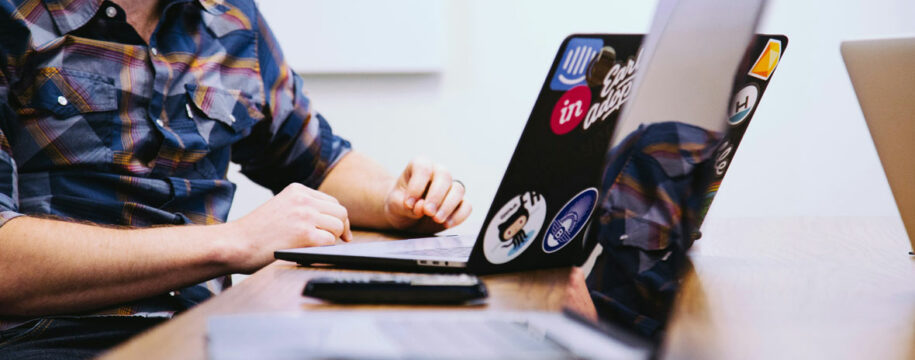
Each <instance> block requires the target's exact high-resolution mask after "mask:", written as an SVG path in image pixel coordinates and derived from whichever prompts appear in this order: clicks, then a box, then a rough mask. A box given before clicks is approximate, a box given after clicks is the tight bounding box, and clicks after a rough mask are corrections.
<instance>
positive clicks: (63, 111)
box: [29, 68, 118, 118]
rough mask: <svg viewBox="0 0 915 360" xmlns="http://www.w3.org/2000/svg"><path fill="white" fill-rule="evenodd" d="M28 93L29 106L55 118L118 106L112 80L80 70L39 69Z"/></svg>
mask: <svg viewBox="0 0 915 360" xmlns="http://www.w3.org/2000/svg"><path fill="white" fill-rule="evenodd" d="M30 95H31V96H29V97H30V101H29V104H30V107H32V108H33V109H40V110H46V111H49V112H51V113H53V114H54V115H56V116H57V117H58V118H68V117H71V116H74V115H77V114H84V113H91V112H102V111H113V110H116V109H117V108H118V104H117V89H116V88H115V85H114V79H112V78H110V77H106V76H102V75H97V74H92V73H87V72H83V71H76V70H69V69H59V68H44V69H40V70H39V73H38V76H37V77H36V80H35V83H34V84H33V87H32V89H31V94H30Z"/></svg>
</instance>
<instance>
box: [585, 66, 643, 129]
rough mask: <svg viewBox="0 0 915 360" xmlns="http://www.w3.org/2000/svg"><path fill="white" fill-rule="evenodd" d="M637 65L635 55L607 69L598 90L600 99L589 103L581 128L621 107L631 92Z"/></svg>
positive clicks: (587, 126) (613, 112) (608, 115)
mask: <svg viewBox="0 0 915 360" xmlns="http://www.w3.org/2000/svg"><path fill="white" fill-rule="evenodd" d="M638 67H639V63H638V56H635V57H630V58H629V59H628V60H626V61H625V62H622V61H621V62H618V63H616V64H614V65H613V67H611V68H610V70H609V71H607V75H605V76H604V79H603V87H601V90H600V100H598V101H596V102H594V103H593V104H591V108H590V109H588V114H587V115H586V116H585V121H584V122H583V124H582V129H584V130H588V128H590V127H591V125H594V123H596V122H599V121H601V122H602V121H604V120H607V118H608V117H610V115H613V114H615V113H617V112H618V111H619V110H620V108H622V107H623V104H625V103H626V100H629V95H630V94H631V93H632V82H633V80H635V71H636V69H638Z"/></svg>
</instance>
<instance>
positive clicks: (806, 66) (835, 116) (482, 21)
mask: <svg viewBox="0 0 915 360" xmlns="http://www.w3.org/2000/svg"><path fill="white" fill-rule="evenodd" d="M261 1H262V2H265V1H278V0H261ZM327 1H333V0H327ZM296 4H298V3H297V2H285V5H286V6H292V7H295V6H302V5H301V4H299V5H296ZM653 8H654V2H653V1H633V0H629V1H597V0H594V1H585V0H577V1H563V2H557V1H521V0H514V1H510V0H479V1H462V0H448V1H446V3H445V11H446V12H447V15H446V16H445V18H446V19H447V24H446V30H445V32H444V33H445V34H444V39H442V41H443V42H444V44H445V47H444V48H445V50H444V57H445V60H444V64H443V71H442V72H441V73H440V74H437V75H436V74H431V75H430V74H425V75H423V74H419V75H396V74H392V75H348V76H347V75H311V76H306V77H305V81H306V86H307V87H308V89H309V93H310V94H311V97H312V99H313V100H314V101H315V104H316V107H317V108H318V109H319V110H320V111H321V112H322V113H323V114H324V115H325V116H326V117H327V118H328V119H330V121H331V123H332V125H333V126H334V129H335V130H336V131H337V132H339V133H340V134H343V135H344V136H346V137H347V138H349V139H350V140H352V141H353V143H354V144H355V148H356V149H357V150H359V151H362V152H364V153H368V154H370V155H371V156H373V157H374V158H376V159H378V160H379V161H380V162H381V163H382V164H383V165H384V166H385V167H387V168H388V169H389V170H390V171H391V172H399V171H400V170H401V168H402V167H403V166H404V165H405V164H406V162H407V161H408V160H409V159H410V158H411V157H413V156H416V155H424V156H427V157H430V158H433V159H435V160H437V161H439V162H441V163H443V164H445V165H446V166H448V167H449V168H450V169H451V170H452V171H453V172H454V174H455V176H456V177H458V178H460V179H461V180H463V181H464V183H465V184H466V185H467V187H468V189H469V194H468V198H469V199H470V200H471V201H472V202H473V204H474V205H475V207H476V209H477V210H476V211H475V214H474V215H473V217H472V218H471V222H479V221H481V220H482V219H481V218H482V216H483V215H484V213H485V211H486V209H487V208H488V206H489V200H490V199H491V197H492V195H493V194H494V193H495V190H496V187H497V186H498V183H499V180H500V178H501V176H502V173H503V172H504V169H505V165H506V164H507V162H508V159H509V157H510V156H511V152H512V150H513V149H514V146H515V143H516V141H517V139H518V136H519V135H520V133H521V130H522V127H523V125H524V122H525V121H526V120H527V117H528V115H529V112H530V109H531V107H532V106H533V103H534V99H535V98H536V96H537V92H538V91H539V87H540V85H541V84H542V82H543V79H544V78H545V77H546V75H547V74H546V73H547V71H548V69H549V66H550V63H551V61H552V58H553V56H554V55H555V52H556V50H557V47H558V46H559V43H560V42H561V41H562V39H563V38H564V37H565V36H567V35H568V34H571V33H575V32H608V33H626V32H643V31H645V30H646V29H647V28H648V26H649V22H650V20H651V15H652V11H653ZM290 11H293V10H292V9H290ZM405 11H409V10H408V9H407V10H405ZM911 14H915V2H911V1H907V0H899V1H891V0H873V1H868V2H867V4H866V5H864V4H858V3H857V2H851V1H844V2H842V1H836V2H822V1H799V0H778V1H770V6H769V9H768V11H767V15H766V16H765V18H764V20H763V23H762V25H761V29H760V30H761V32H772V33H784V34H787V35H788V36H789V38H790V43H789V45H788V48H787V52H786V55H785V57H784V58H783V61H782V63H781V65H780V66H779V69H778V71H777V72H776V74H775V75H774V78H773V81H772V83H771V85H770V86H769V88H768V90H767V92H766V95H765V97H764V99H763V100H762V102H761V104H760V107H759V109H758V111H757V113H756V115H755V117H754V120H753V123H752V125H751V126H750V130H749V132H748V134H747V135H746V137H745V138H744V142H743V143H742V144H741V147H740V149H739V150H738V152H737V155H736V160H735V161H734V163H733V165H732V166H731V168H730V171H729V173H728V175H727V177H726V180H725V182H724V186H723V187H722V189H721V192H720V194H719V197H718V200H716V202H715V205H714V206H713V209H712V212H711V213H710V215H709V216H713V217H714V216H718V217H724V216H768V215H776V216H778V215H787V216H792V215H891V214H895V208H894V207H893V205H892V204H893V203H892V197H891V195H890V193H889V188H888V187H887V185H886V182H885V179H884V177H883V173H882V171H881V169H880V165H879V162H878V160H877V157H876V152H875V151H874V149H873V145H872V144H871V142H870V138H869V136H868V134H867V129H866V126H865V124H864V122H863V118H862V115H861V112H860V110H859V108H858V105H857V101H856V99H855V97H854V93H853V91H852V88H851V84H850V82H849V80H848V77H847V75H846V73H845V70H844V66H843V64H842V61H841V58H840V55H839V51H838V49H839V41H840V40H842V39H850V38H861V37H875V36H885V35H900V34H910V35H913V34H915V22H912V21H911ZM268 20H270V19H269V18H268ZM331 36H332V35H331ZM282 45H283V46H284V47H287V48H288V47H293V46H307V45H306V44H288V43H287V44H282ZM419 45H422V44H419ZM419 45H418V46H419ZM229 178H230V179H232V180H233V181H236V182H237V183H239V189H238V193H237V194H236V203H235V206H234V208H233V210H232V212H231V213H230V218H237V217H239V216H241V215H243V214H245V213H247V212H249V211H250V210H252V209H253V208H254V207H256V206H257V205H258V204H260V203H261V202H263V201H265V200H266V199H268V198H269V196H270V194H269V192H266V191H264V190H262V189H260V188H258V187H257V186H256V185H254V184H251V183H250V182H248V181H247V180H246V179H244V178H243V176H240V175H238V174H237V173H235V172H234V171H233V172H232V173H230V175H229ZM458 231H459V232H474V231H476V229H472V228H465V229H460V228H459V229H458Z"/></svg>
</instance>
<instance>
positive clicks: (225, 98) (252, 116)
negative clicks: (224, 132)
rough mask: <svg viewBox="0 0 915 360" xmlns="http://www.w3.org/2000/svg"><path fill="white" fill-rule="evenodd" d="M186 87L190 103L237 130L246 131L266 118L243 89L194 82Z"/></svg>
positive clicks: (203, 112)
mask: <svg viewBox="0 0 915 360" xmlns="http://www.w3.org/2000/svg"><path fill="white" fill-rule="evenodd" d="M185 88H186V89H187V95H188V103H189V104H190V105H192V106H193V107H194V108H195V109H197V111H199V112H200V113H202V114H203V115H204V116H206V117H207V118H210V119H213V120H216V121H218V122H220V123H223V124H224V125H226V126H228V127H229V128H231V129H232V130H234V131H236V132H241V131H244V130H245V129H248V128H250V127H251V126H253V125H254V123H256V122H257V121H260V120H261V119H263V118H264V114H263V113H262V112H261V111H260V110H258V108H257V107H256V106H255V105H254V103H253V101H252V99H251V96H249V95H247V94H245V93H243V92H241V91H238V90H225V89H220V88H215V87H211V86H203V85H194V84H187V85H185Z"/></svg>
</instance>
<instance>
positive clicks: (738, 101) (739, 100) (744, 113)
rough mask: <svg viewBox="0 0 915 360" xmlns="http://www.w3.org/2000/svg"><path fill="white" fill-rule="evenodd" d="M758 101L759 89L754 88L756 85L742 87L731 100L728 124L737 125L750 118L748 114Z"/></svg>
mask: <svg viewBox="0 0 915 360" xmlns="http://www.w3.org/2000/svg"><path fill="white" fill-rule="evenodd" d="M758 99H759V88H758V87H756V84H749V85H747V86H744V88H743V89H740V91H738V92H737V94H735V95H734V98H733V99H731V107H730V111H729V112H728V122H729V123H730V124H731V125H737V124H740V123H742V122H743V121H744V120H746V119H747V117H749V116H750V112H752V111H753V108H754V107H755V106H756V100H758Z"/></svg>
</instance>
